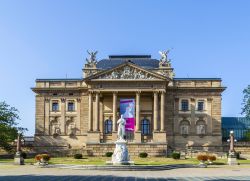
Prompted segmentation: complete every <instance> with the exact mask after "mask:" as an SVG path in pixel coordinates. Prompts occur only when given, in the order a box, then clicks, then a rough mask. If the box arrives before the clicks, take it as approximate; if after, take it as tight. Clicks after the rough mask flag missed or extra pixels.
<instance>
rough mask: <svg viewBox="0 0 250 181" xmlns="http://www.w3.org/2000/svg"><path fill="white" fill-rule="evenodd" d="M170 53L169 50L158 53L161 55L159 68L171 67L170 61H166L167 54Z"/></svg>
mask: <svg viewBox="0 0 250 181" xmlns="http://www.w3.org/2000/svg"><path fill="white" fill-rule="evenodd" d="M169 52H170V50H167V51H159V54H160V55H161V59H160V63H159V66H160V67H165V66H166V67H171V60H170V59H168V53H169Z"/></svg>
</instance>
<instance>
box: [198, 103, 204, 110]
mask: <svg viewBox="0 0 250 181" xmlns="http://www.w3.org/2000/svg"><path fill="white" fill-rule="evenodd" d="M203 110H204V102H203V101H199V102H198V111H203Z"/></svg>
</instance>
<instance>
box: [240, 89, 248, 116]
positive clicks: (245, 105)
mask: <svg viewBox="0 0 250 181" xmlns="http://www.w3.org/2000/svg"><path fill="white" fill-rule="evenodd" d="M243 95H244V97H243V103H242V105H243V108H242V113H241V114H244V115H245V116H246V118H248V119H250V85H248V87H247V88H245V89H244V90H243Z"/></svg>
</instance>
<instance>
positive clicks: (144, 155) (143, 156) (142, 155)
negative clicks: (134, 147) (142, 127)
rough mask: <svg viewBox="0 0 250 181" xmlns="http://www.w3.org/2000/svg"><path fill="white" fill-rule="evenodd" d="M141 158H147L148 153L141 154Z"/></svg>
mask: <svg viewBox="0 0 250 181" xmlns="http://www.w3.org/2000/svg"><path fill="white" fill-rule="evenodd" d="M139 157H140V158H147V157H148V154H147V153H146V152H142V153H140V154H139Z"/></svg>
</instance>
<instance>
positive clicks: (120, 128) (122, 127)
mask: <svg viewBox="0 0 250 181" xmlns="http://www.w3.org/2000/svg"><path fill="white" fill-rule="evenodd" d="M117 124H118V134H117V136H118V140H124V136H125V124H126V120H125V119H124V118H123V115H121V118H120V119H119V120H118V121H117Z"/></svg>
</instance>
